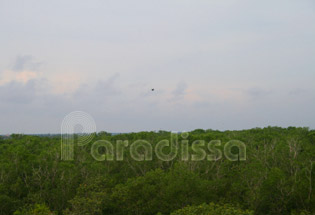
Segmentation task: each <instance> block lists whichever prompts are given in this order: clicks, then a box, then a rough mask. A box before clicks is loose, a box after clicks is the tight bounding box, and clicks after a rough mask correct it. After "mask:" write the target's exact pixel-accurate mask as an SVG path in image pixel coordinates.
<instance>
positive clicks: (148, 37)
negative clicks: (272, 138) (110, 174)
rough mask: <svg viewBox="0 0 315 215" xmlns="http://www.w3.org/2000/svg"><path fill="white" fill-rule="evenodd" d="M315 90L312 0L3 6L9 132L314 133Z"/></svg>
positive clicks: (1, 124)
mask: <svg viewBox="0 0 315 215" xmlns="http://www.w3.org/2000/svg"><path fill="white" fill-rule="evenodd" d="M314 83H315V1H314V0H298V1H297V0H277V1H274V0H264V1H253V0H242V1H237V0H211V1H206V0H194V1H192V0H189V1H188V0H159V1H152V0H133V1H127V0H89V1H85V0H84V1H83V0H67V1H64V0H54V1H50V0H43V1H37V0H27V1H26V0H0V134H9V133H59V132H60V129H61V123H62V120H63V119H64V117H65V116H67V115H68V114H69V113H71V112H73V111H84V112H86V113H88V114H90V115H91V116H92V117H93V118H94V120H95V123H96V128H97V131H108V132H133V131H134V132H136V131H151V130H171V131H190V130H193V129H197V128H203V129H218V130H240V129H248V128H254V127H265V126H281V127H288V126H301V127H310V128H311V129H315V84H314ZM152 88H154V89H155V90H154V91H152V90H151V89H152Z"/></svg>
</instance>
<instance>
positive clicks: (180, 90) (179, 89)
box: [173, 82, 188, 97]
mask: <svg viewBox="0 0 315 215" xmlns="http://www.w3.org/2000/svg"><path fill="white" fill-rule="evenodd" d="M187 88H188V85H187V84H186V83H185V82H179V83H178V84H177V86H176V88H175V90H173V95H174V96H175V97H181V96H184V95H185V94H186V93H187Z"/></svg>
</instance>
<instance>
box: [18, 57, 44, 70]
mask: <svg viewBox="0 0 315 215" xmlns="http://www.w3.org/2000/svg"><path fill="white" fill-rule="evenodd" d="M41 64H42V63H41V62H36V61H35V60H34V57H33V56H32V55H19V56H17V57H16V59H15V61H14V63H13V66H12V69H13V70H14V71H22V70H24V69H29V70H36V69H38V67H39V66H40V65H41Z"/></svg>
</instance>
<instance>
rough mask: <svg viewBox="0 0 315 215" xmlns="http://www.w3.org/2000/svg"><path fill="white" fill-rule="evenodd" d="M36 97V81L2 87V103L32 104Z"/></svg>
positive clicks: (0, 87) (0, 95)
mask: <svg viewBox="0 0 315 215" xmlns="http://www.w3.org/2000/svg"><path fill="white" fill-rule="evenodd" d="M35 97H36V81H35V80H31V81H28V82H27V83H25V84H23V83H20V82H15V81H12V82H10V83H7V84H5V85H1V86H0V98H1V103H3V102H9V103H14V104H17V105H18V104H25V103H30V102H32V100H33V99H34V98H35Z"/></svg>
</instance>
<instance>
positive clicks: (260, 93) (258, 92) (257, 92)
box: [245, 87, 272, 99]
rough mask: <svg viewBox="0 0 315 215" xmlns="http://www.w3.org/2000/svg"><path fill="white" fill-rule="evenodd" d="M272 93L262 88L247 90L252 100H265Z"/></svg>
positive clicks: (246, 92)
mask: <svg viewBox="0 0 315 215" xmlns="http://www.w3.org/2000/svg"><path fill="white" fill-rule="evenodd" d="M271 93H272V91H271V90H265V89H262V88H260V87H252V88H249V89H247V90H245V94H246V95H248V96H249V97H250V98H252V99H260V98H264V97H266V96H268V95H270V94H271Z"/></svg>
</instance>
